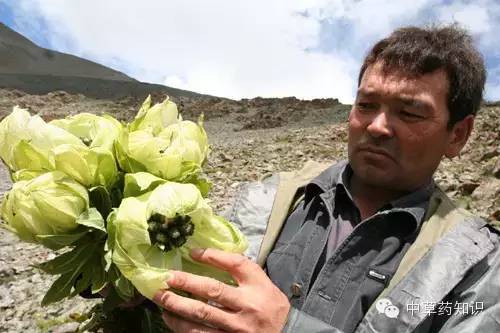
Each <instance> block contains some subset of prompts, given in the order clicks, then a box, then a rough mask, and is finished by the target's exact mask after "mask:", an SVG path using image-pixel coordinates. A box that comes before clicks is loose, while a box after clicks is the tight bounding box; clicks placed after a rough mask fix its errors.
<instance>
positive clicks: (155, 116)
mask: <svg viewBox="0 0 500 333" xmlns="http://www.w3.org/2000/svg"><path fill="white" fill-rule="evenodd" d="M181 120H182V118H181V116H180V115H179V111H178V110H177V105H175V103H173V102H171V101H170V100H169V98H168V97H167V98H166V99H165V100H164V101H163V102H162V103H157V104H155V105H153V106H152V107H151V95H149V96H148V97H147V98H146V100H145V101H144V103H142V106H141V108H140V109H139V112H137V115H136V116H135V118H134V120H133V121H132V122H131V123H130V125H129V130H130V131H131V132H133V131H138V130H150V131H151V132H152V133H153V135H157V134H158V133H160V132H161V131H162V130H163V129H164V128H165V127H167V126H169V125H171V124H175V123H177V122H179V121H181Z"/></svg>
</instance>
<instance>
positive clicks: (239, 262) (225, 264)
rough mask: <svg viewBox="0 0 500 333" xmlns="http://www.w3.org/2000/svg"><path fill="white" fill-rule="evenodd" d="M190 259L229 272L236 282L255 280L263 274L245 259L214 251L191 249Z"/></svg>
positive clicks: (257, 267)
mask: <svg viewBox="0 0 500 333" xmlns="http://www.w3.org/2000/svg"><path fill="white" fill-rule="evenodd" d="M191 257H192V258H193V259H194V260H196V261H199V262H202V263H205V264H208V265H211V266H215V267H217V268H220V269H222V270H225V271H227V272H229V273H230V274H231V275H232V276H233V277H234V278H235V279H236V281H237V282H242V281H245V280H248V278H257V277H260V275H262V274H264V275H265V273H264V272H263V271H262V269H261V268H260V267H259V265H257V264H256V263H254V262H253V261H251V260H250V259H248V258H247V257H245V256H243V255H241V254H237V253H229V252H224V251H221V250H216V249H193V250H191Z"/></svg>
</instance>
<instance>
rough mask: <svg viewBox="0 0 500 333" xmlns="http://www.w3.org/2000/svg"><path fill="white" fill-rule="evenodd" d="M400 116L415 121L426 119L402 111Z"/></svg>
mask: <svg viewBox="0 0 500 333" xmlns="http://www.w3.org/2000/svg"><path fill="white" fill-rule="evenodd" d="M400 114H401V115H402V116H403V117H405V118H408V119H413V120H418V119H424V117H422V116H421V115H419V114H416V113H412V112H408V111H400Z"/></svg>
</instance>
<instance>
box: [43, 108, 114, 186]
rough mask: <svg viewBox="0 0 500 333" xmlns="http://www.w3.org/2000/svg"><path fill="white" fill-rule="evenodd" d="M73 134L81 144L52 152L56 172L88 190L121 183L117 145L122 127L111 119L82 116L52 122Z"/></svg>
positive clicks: (91, 115) (90, 115)
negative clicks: (116, 152)
mask: <svg viewBox="0 0 500 333" xmlns="http://www.w3.org/2000/svg"><path fill="white" fill-rule="evenodd" d="M50 124H51V125H54V126H57V127H59V128H61V129H64V130H66V131H67V132H69V133H71V134H73V135H74V136H76V137H78V138H79V139H80V143H78V144H73V143H66V144H61V145H58V146H57V147H54V148H53V149H52V150H51V157H52V160H53V161H54V168H55V169H56V170H60V171H63V172H65V173H66V174H68V175H69V176H71V177H72V178H74V179H75V180H77V181H78V182H80V183H81V184H83V185H85V186H87V187H93V186H99V185H101V186H104V187H107V188H110V187H111V186H113V185H114V184H115V182H116V181H117V180H118V167H117V164H116V161H115V156H114V143H115V140H116V139H117V137H118V135H119V134H120V131H121V128H122V125H121V124H120V122H118V121H117V120H116V119H114V118H112V117H110V116H106V115H105V116H97V115H94V114H90V113H81V114H78V115H75V116H72V117H68V118H65V119H57V120H53V121H51V122H50Z"/></svg>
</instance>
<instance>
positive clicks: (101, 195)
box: [89, 186, 112, 219]
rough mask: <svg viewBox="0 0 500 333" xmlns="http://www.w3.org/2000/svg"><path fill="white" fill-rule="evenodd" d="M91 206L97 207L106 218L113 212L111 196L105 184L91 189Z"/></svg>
mask: <svg viewBox="0 0 500 333" xmlns="http://www.w3.org/2000/svg"><path fill="white" fill-rule="evenodd" d="M89 200H90V206H91V207H95V208H96V209H97V210H98V211H99V213H101V216H102V217H103V218H104V219H106V218H107V217H108V214H109V212H111V208H112V204H111V196H110V195H109V192H108V190H107V189H106V188H105V187H104V186H95V187H92V188H91V189H89Z"/></svg>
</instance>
